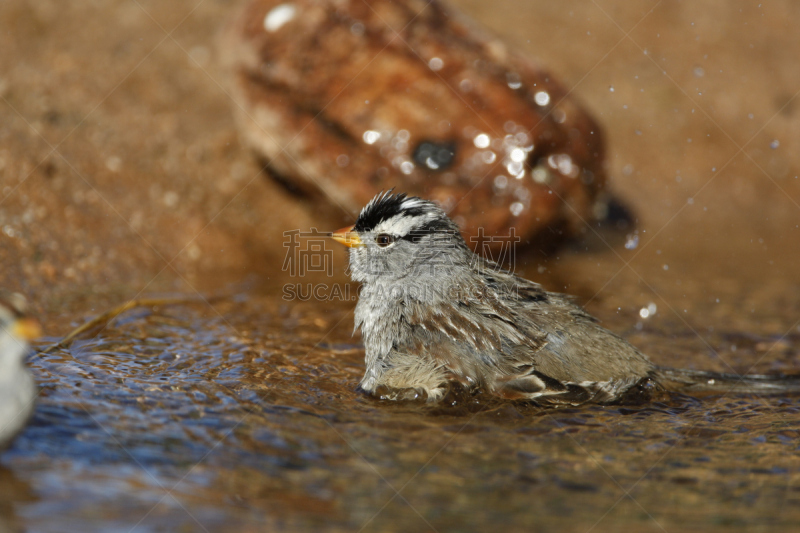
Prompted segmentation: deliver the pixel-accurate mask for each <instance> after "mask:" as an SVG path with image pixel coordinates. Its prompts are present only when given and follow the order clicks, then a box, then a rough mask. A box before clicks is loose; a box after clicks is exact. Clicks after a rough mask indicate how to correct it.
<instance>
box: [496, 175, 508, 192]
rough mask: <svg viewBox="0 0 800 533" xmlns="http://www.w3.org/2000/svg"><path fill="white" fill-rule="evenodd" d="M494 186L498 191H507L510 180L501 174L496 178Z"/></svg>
mask: <svg viewBox="0 0 800 533" xmlns="http://www.w3.org/2000/svg"><path fill="white" fill-rule="evenodd" d="M494 186H495V187H496V188H497V189H501V190H502V189H505V188H506V187H507V186H508V178H507V177H505V176H503V175H502V174H500V175H499V176H497V177H495V178H494Z"/></svg>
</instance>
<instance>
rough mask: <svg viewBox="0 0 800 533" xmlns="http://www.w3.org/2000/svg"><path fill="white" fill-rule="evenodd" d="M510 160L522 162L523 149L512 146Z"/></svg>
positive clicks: (523, 159) (523, 156) (523, 158)
mask: <svg viewBox="0 0 800 533" xmlns="http://www.w3.org/2000/svg"><path fill="white" fill-rule="evenodd" d="M510 157H511V160H512V161H514V162H515V163H522V162H523V161H525V150H523V149H522V148H514V149H513V150H511V154H510Z"/></svg>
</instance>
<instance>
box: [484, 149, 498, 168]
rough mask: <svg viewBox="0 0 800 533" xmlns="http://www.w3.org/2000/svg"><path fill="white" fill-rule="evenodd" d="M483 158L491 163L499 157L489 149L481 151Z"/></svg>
mask: <svg viewBox="0 0 800 533" xmlns="http://www.w3.org/2000/svg"><path fill="white" fill-rule="evenodd" d="M481 158H482V159H483V162H484V163H486V164H487V165H490V164H492V163H494V162H495V160H496V159H497V154H495V153H494V152H492V151H491V150H487V151H485V152H483V153H481Z"/></svg>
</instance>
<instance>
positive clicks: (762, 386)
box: [651, 367, 800, 394]
mask: <svg viewBox="0 0 800 533" xmlns="http://www.w3.org/2000/svg"><path fill="white" fill-rule="evenodd" d="M651 378H652V379H653V380H655V381H656V382H657V383H658V384H659V385H661V386H662V387H664V388H666V389H667V390H672V391H679V392H686V393H694V392H707V393H725V392H733V393H756V394H800V375H797V374H789V375H773V376H770V375H763V374H756V375H748V376H740V375H738V374H726V373H721V372H707V371H704V370H689V369H686V368H665V367H657V368H656V369H655V370H653V372H652V373H651Z"/></svg>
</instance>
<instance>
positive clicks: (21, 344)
mask: <svg viewBox="0 0 800 533" xmlns="http://www.w3.org/2000/svg"><path fill="white" fill-rule="evenodd" d="M25 308H26V304H25V299H24V298H23V297H22V296H21V295H19V294H16V293H13V294H8V293H3V294H0V448H3V447H5V446H6V445H7V444H8V443H9V442H11V439H13V438H14V436H16V434H17V433H19V432H20V430H22V428H23V427H24V426H25V423H26V422H27V421H28V418H30V415H31V413H32V412H33V404H34V399H35V397H36V384H35V383H34V381H33V376H31V374H30V372H29V371H28V369H27V368H26V367H25V362H24V359H25V355H26V354H27V353H28V351H29V349H30V346H29V345H28V341H30V340H32V339H34V338H36V337H38V336H39V334H40V328H39V324H38V323H37V322H36V321H35V320H33V319H32V318H30V317H27V316H26V315H25Z"/></svg>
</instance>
